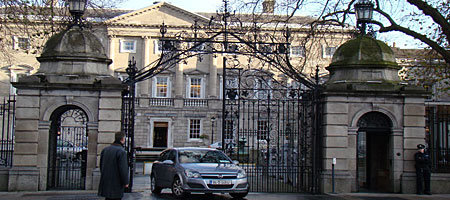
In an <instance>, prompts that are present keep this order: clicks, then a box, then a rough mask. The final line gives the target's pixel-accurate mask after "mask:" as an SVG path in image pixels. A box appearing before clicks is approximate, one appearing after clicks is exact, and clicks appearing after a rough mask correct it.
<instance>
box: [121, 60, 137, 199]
mask: <svg viewBox="0 0 450 200" xmlns="http://www.w3.org/2000/svg"><path fill="white" fill-rule="evenodd" d="M136 70H137V69H136V61H134V58H133V60H131V61H129V63H128V68H127V74H128V78H127V79H126V80H125V81H124V84H126V85H127V88H126V89H125V90H123V91H122V116H121V120H122V123H121V131H122V132H124V133H125V135H126V141H125V145H124V146H125V150H126V151H127V153H128V155H127V158H128V169H129V174H130V179H129V186H128V188H126V189H125V192H131V191H132V189H133V177H134V169H135V166H134V165H135V162H136V149H135V145H134V112H135V111H134V108H135V101H136V98H135V96H136V94H135V92H136V91H135V88H136V80H135V75H136Z"/></svg>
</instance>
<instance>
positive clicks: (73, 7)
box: [67, 0, 87, 27]
mask: <svg viewBox="0 0 450 200" xmlns="http://www.w3.org/2000/svg"><path fill="white" fill-rule="evenodd" d="M67 3H68V6H69V12H70V14H71V15H72V17H73V21H72V24H71V27H72V26H75V25H76V26H79V27H82V18H81V17H82V16H83V14H84V11H85V10H86V5H87V0H67Z"/></svg>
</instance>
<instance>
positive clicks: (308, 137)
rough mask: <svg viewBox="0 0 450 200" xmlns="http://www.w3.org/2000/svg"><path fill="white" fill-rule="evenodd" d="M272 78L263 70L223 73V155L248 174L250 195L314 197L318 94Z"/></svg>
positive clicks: (318, 108)
mask: <svg viewBox="0 0 450 200" xmlns="http://www.w3.org/2000/svg"><path fill="white" fill-rule="evenodd" d="M272 77H273V74H271V73H268V72H265V71H261V70H254V69H240V68H239V69H238V68H227V69H226V77H225V79H226V80H225V91H224V92H225V96H226V98H225V99H224V103H225V106H224V108H225V109H224V110H223V116H224V117H223V128H222V129H223V143H224V149H225V152H226V153H227V154H228V155H230V157H231V158H232V159H233V160H238V161H239V162H240V165H241V166H242V167H243V168H244V169H245V171H246V172H247V176H248V180H249V182H250V191H253V192H312V193H317V192H319V191H318V186H319V181H318V180H319V173H320V169H321V168H320V164H319V162H320V159H319V158H320V154H319V151H318V149H319V146H320V138H319V136H320V134H318V133H319V131H320V130H319V126H318V124H319V123H318V120H319V119H320V113H321V112H320V104H319V102H318V100H317V99H318V96H317V92H318V90H316V89H310V88H306V87H304V86H302V85H301V84H297V83H295V82H293V83H288V82H287V81H276V80H275V79H273V78H272Z"/></svg>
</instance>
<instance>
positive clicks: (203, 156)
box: [178, 150, 231, 163]
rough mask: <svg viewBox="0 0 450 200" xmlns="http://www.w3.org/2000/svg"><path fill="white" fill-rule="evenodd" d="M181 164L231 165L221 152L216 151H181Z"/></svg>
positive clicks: (179, 153) (179, 155) (179, 154)
mask: <svg viewBox="0 0 450 200" xmlns="http://www.w3.org/2000/svg"><path fill="white" fill-rule="evenodd" d="M178 157H179V160H180V163H231V161H230V159H229V158H228V157H227V156H226V155H225V154H223V153H222V152H221V151H214V150H180V151H179V152H178Z"/></svg>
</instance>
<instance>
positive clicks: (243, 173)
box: [237, 170, 247, 178]
mask: <svg viewBox="0 0 450 200" xmlns="http://www.w3.org/2000/svg"><path fill="white" fill-rule="evenodd" d="M245 177H247V174H246V173H245V171H244V170H241V171H239V172H238V174H237V178H245Z"/></svg>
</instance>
